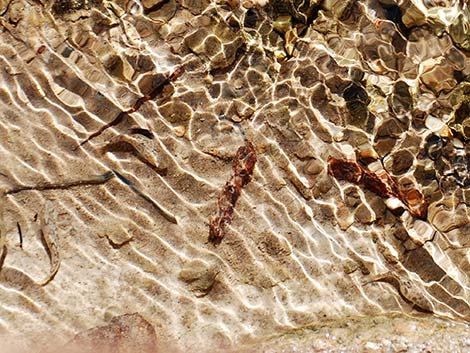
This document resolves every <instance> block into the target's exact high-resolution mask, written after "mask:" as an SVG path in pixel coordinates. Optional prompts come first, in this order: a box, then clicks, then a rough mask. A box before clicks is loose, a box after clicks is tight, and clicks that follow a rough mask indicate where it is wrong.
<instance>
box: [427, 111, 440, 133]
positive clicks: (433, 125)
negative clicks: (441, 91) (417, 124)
mask: <svg viewBox="0 0 470 353" xmlns="http://www.w3.org/2000/svg"><path fill="white" fill-rule="evenodd" d="M424 125H426V127H427V128H428V129H429V130H431V131H432V132H438V131H439V130H441V129H442V128H443V127H444V125H445V124H444V122H443V121H442V120H441V119H438V118H436V117H434V116H432V115H429V116H428V117H427V118H426V122H425V123H424Z"/></svg>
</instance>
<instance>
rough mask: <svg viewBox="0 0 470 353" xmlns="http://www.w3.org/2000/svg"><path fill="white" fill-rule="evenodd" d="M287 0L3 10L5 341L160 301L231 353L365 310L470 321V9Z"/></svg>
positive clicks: (190, 336) (175, 331)
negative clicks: (376, 183)
mask: <svg viewBox="0 0 470 353" xmlns="http://www.w3.org/2000/svg"><path fill="white" fill-rule="evenodd" d="M277 3H282V2H272V3H271V5H272V6H274V8H273V7H272V6H271V7H270V5H268V6H265V7H262V6H259V5H256V4H254V3H251V4H250V2H245V3H241V4H239V3H238V2H237V1H233V2H230V1H227V2H209V1H201V2H195V3H193V2H190V1H168V2H160V1H154V2H151V1H143V2H142V3H141V2H132V1H130V2H127V1H119V2H104V3H95V2H90V3H82V2H76V3H75V2H74V3H71V4H72V5H73V4H75V5H73V6H72V5H70V6H71V7H72V8H68V7H64V6H65V5H63V6H59V5H56V6H52V8H51V6H50V4H49V5H47V4H46V6H42V5H40V4H39V3H29V2H26V1H23V0H18V1H12V2H11V3H10V4H9V5H8V7H5V9H4V10H1V8H0V13H2V16H1V17H0V18H1V22H0V24H1V25H2V30H1V31H0V62H1V64H0V67H3V69H1V70H0V75H1V77H0V84H1V86H0V99H1V104H0V121H1V124H0V160H1V161H2V164H1V165H0V189H1V190H2V191H3V193H2V201H1V207H2V211H3V214H2V217H3V221H2V233H1V237H2V238H1V242H2V244H4V245H5V246H4V250H3V255H2V256H1V257H0V259H2V260H0V264H2V266H1V270H0V299H1V305H0V333H1V334H2V335H5V336H8V335H13V336H18V335H19V333H21V335H24V338H25V339H26V341H30V342H34V344H35V346H36V345H39V346H40V345H42V344H46V343H48V342H50V340H51V335H53V337H54V340H55V341H56V342H54V344H60V343H65V342H67V341H68V340H70V339H71V338H72V337H73V336H74V335H75V334H76V333H77V332H81V331H83V330H86V329H89V328H91V327H94V326H98V325H103V324H104V323H105V322H107V321H109V319H110V318H111V317H113V316H116V315H121V314H125V313H134V312H138V313H140V314H141V315H142V316H143V317H144V318H146V320H148V321H149V322H150V323H151V324H152V325H154V327H155V329H156V333H157V338H158V341H159V342H164V343H165V342H171V346H172V347H175V349H181V350H183V351H185V350H187V349H190V348H194V347H197V350H198V351H204V350H209V351H211V350H213V349H218V348H225V349H232V348H233V347H234V346H242V345H250V344H254V343H257V342H263V341H266V340H270V339H272V337H278V336H280V337H283V335H285V334H286V333H291V332H293V331H294V332H297V330H301V329H303V328H305V327H310V326H312V325H318V323H322V322H341V321H344V320H347V318H351V317H354V318H356V317H366V318H367V317H374V316H377V315H388V314H397V313H405V314H409V315H412V316H413V317H419V318H427V319H429V320H431V318H432V317H441V318H448V319H453V320H458V321H460V322H462V321H466V320H468V317H469V316H470V307H469V303H468V290H469V287H468V286H469V278H468V275H467V270H468V269H469V267H470V266H469V259H468V256H469V254H468V250H467V246H468V240H467V239H466V238H467V237H466V234H467V233H468V212H467V203H468V189H467V187H468V177H467V174H466V173H467V167H468V162H467V157H466V155H467V143H466V130H465V126H466V125H465V124H466V120H465V112H466V109H467V108H468V104H469V103H468V102H470V100H467V98H466V97H467V94H468V92H467V91H468V89H467V83H466V80H465V78H466V77H467V75H468V73H469V70H470V69H469V68H470V66H469V65H470V61H469V60H468V57H467V53H466V52H465V49H468V48H466V43H465V42H464V40H463V39H462V37H463V34H462V31H464V26H462V28H463V29H460V27H459V21H460V20H459V17H458V15H459V14H461V15H462V16H467V15H468V13H467V12H468V9H467V8H466V7H463V8H462V7H459V6H460V5H459V4H457V2H455V3H449V4H447V7H446V8H445V9H444V8H442V9H441V10H442V11H440V12H436V11H435V10H436V9H437V7H436V6H435V5H429V4H428V5H427V7H426V6H425V4H423V3H421V2H418V1H416V2H413V4H414V5H413V6H414V7H413V6H410V7H409V8H402V9H401V10H400V11H401V14H402V17H401V18H402V22H400V21H396V18H394V17H393V16H392V15H390V13H391V12H392V14H393V11H396V8H393V7H385V8H384V6H383V5H381V4H380V3H379V2H376V1H367V2H357V3H356V4H355V5H354V6H351V7H348V8H342V7H341V6H332V5H331V6H330V5H329V2H326V3H325V4H323V5H322V6H318V7H316V6H315V7H313V8H311V9H309V8H301V9H297V11H294V10H293V9H290V10H289V9H285V8H283V7H282V6H279V7H276V4H277ZM57 4H60V3H57ZM70 6H69V7H70ZM444 10H445V11H444ZM420 11H421V12H420ZM420 13H426V14H427V16H428V17H427V19H426V20H427V21H429V23H427V24H426V23H425V21H426V20H423V19H422V18H421V17H422V16H421V17H420V15H419V14H420ZM302 14H307V15H306V16H307V17H308V18H309V19H308V20H306V19H304V17H303V16H302ZM439 16H440V17H439ZM391 20H395V22H397V23H394V22H393V21H391ZM303 22H305V23H303ZM414 26H416V27H414ZM410 28H413V29H410ZM397 82H401V83H399V84H397ZM429 116H431V117H432V118H429ZM432 136H436V137H433V138H431V137H432ZM246 141H250V143H252V144H253V146H254V149H255V151H256V159H257V161H256V163H255V166H254V170H253V174H252V176H251V180H250V181H249V182H246V183H244V184H243V186H242V187H241V189H240V190H241V192H240V195H239V198H238V199H237V200H236V202H235V207H234V212H233V215H231V217H229V218H230V220H231V221H227V225H226V226H225V227H222V228H223V232H222V233H223V234H225V236H224V238H223V239H222V240H221V242H220V244H213V243H212V242H210V241H209V240H208V239H209V224H210V222H211V220H213V219H214V218H215V217H216V216H217V215H218V213H217V212H218V211H217V210H218V207H219V206H220V205H221V204H222V205H221V206H224V205H225V207H226V209H229V208H230V207H231V206H233V204H223V202H221V201H220V199H221V196H220V195H221V193H222V191H223V190H225V191H226V192H227V191H230V192H231V193H232V194H231V195H233V189H228V188H226V187H224V186H225V185H226V183H227V182H228V183H229V184H230V183H231V182H233V183H235V179H236V178H234V177H233V175H236V174H237V173H236V172H235V171H234V165H236V163H237V151H238V149H239V148H240V147H241V146H245V145H247V142H246ZM330 156H333V157H334V158H337V159H339V160H343V159H349V160H355V161H358V162H360V163H361V168H363V170H365V171H367V172H368V173H371V174H373V175H379V176H381V177H380V178H381V179H380V180H382V182H383V183H385V184H387V183H388V184H389V185H388V187H389V188H391V190H392V191H390V192H388V194H387V195H380V193H378V192H376V191H375V192H374V190H373V189H371V187H370V186H369V187H368V186H367V184H366V183H364V181H363V180H364V179H362V181H358V182H357V183H352V182H348V181H345V180H340V179H342V178H340V177H338V176H337V175H335V176H337V177H336V178H335V177H333V176H332V175H330V174H331V173H330V174H329V173H328V158H329V157H330ZM459 156H460V157H461V158H460V157H459ZM384 175H385V177H384ZM387 175H388V177H387ZM343 179H344V178H343ZM384 180H385V182H384ZM394 183H396V185H397V186H396V189H394V188H395V186H393V185H394ZM385 184H384V185H385ZM381 185H382V184H381ZM390 185H392V186H390ZM383 187H385V186H383ZM396 190H398V191H396ZM415 190H416V191H418V192H419V194H418V197H415V198H411V196H409V195H411V194H410V193H409V191H415ZM413 195H415V196H416V194H413ZM387 199H388V200H387ZM390 199H394V201H393V200H390ZM218 200H219V201H218ZM400 202H401V205H400V206H395V205H396V204H398V203H400ZM218 203H219V204H218ZM420 207H424V208H427V215H424V216H422V217H421V218H422V219H418V218H419V217H418V216H417V214H418V213H417V211H416V209H420ZM222 208H223V207H222ZM400 213H401V215H400ZM219 215H220V213H219ZM228 223H229V224H228ZM20 234H21V237H20ZM333 326H334V325H333ZM462 327H464V326H462ZM464 329H465V327H464ZM351 330H353V329H351ZM358 344H359V343H358ZM162 345H164V344H162ZM217 347H218V348H217ZM286 349H287V351H288V349H289V348H286Z"/></svg>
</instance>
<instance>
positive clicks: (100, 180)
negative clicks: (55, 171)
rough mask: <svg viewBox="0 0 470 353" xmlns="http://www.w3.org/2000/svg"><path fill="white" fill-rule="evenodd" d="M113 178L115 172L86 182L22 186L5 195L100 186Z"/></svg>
mask: <svg viewBox="0 0 470 353" xmlns="http://www.w3.org/2000/svg"><path fill="white" fill-rule="evenodd" d="M113 177H114V173H113V172H106V173H104V174H102V175H98V176H95V177H91V178H90V179H85V180H71V181H63V182H57V183H41V184H38V185H21V186H16V187H14V188H12V189H10V190H7V191H6V192H5V194H6V195H11V194H16V193H18V192H21V191H27V190H39V191H44V190H54V189H68V188H71V187H74V186H83V185H98V184H104V183H106V182H107V181H108V180H110V179H112V178H113Z"/></svg>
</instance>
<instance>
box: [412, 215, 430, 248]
mask: <svg viewBox="0 0 470 353" xmlns="http://www.w3.org/2000/svg"><path fill="white" fill-rule="evenodd" d="M434 232H435V230H434V229H433V227H432V226H431V225H430V224H429V223H428V222H424V221H421V220H419V219H417V220H415V221H414V222H413V224H412V225H411V228H410V229H408V235H409V236H410V238H411V240H413V242H414V243H415V244H417V245H420V246H421V245H423V244H424V243H425V242H427V241H429V240H431V239H432V238H433V236H434Z"/></svg>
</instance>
